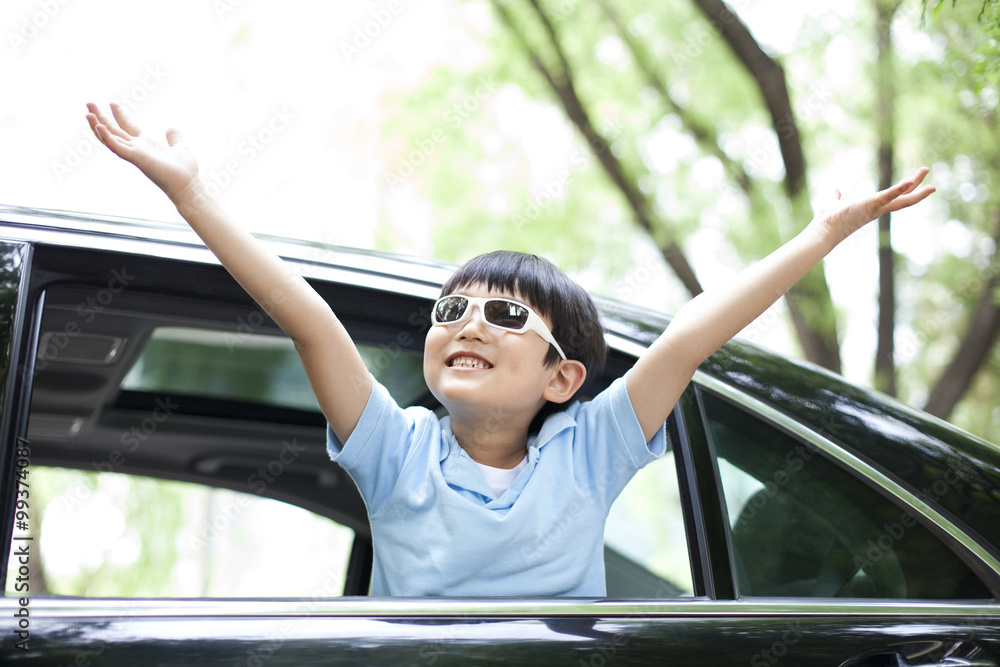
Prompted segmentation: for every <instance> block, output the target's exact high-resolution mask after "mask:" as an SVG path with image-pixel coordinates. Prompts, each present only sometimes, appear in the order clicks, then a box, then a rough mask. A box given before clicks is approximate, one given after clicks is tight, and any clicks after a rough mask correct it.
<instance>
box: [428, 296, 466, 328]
mask: <svg viewBox="0 0 1000 667" xmlns="http://www.w3.org/2000/svg"><path fill="white" fill-rule="evenodd" d="M468 305H469V302H468V301H467V300H465V299H464V298H462V297H460V296H450V297H447V298H444V299H440V300H439V301H438V302H437V305H436V306H435V307H434V317H435V319H437V321H438V322H454V321H455V320H458V319H461V317H462V315H464V314H465V309H466V307H467V306H468Z"/></svg>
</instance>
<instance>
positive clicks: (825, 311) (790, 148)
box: [692, 0, 841, 373]
mask: <svg viewBox="0 0 1000 667" xmlns="http://www.w3.org/2000/svg"><path fill="white" fill-rule="evenodd" d="M692 1H693V2H694V4H695V6H697V7H698V9H700V10H701V12H702V13H703V14H705V16H706V17H708V19H709V21H711V22H712V25H713V26H715V28H716V29H717V30H718V31H719V34H720V35H721V36H722V38H723V39H724V40H725V41H726V43H727V44H728V45H729V47H730V49H732V51H733V53H734V54H735V55H736V57H737V58H738V59H739V60H740V62H742V63H743V66H744V67H745V68H746V70H747V71H748V72H749V73H750V75H751V76H752V77H753V79H754V81H755V82H756V83H757V88H758V89H759V90H760V93H761V96H762V97H763V100H764V105H765V106H766V107H767V110H768V113H770V115H771V124H772V126H773V127H774V130H775V133H776V134H777V139H778V147H779V150H780V152H781V158H782V161H783V162H784V165H785V192H786V194H787V195H788V199H789V201H790V202H791V204H792V215H794V216H795V220H796V221H801V224H805V223H806V222H808V221H809V219H811V218H812V208H811V206H810V204H809V195H808V190H807V188H806V161H805V154H804V152H803V150H802V141H801V137H800V135H799V131H798V126H797V125H796V122H795V113H794V111H793V110H792V103H791V99H790V97H789V94H788V86H787V85H786V81H785V71H784V69H783V68H782V67H781V65H780V64H779V63H778V62H776V61H775V60H774V59H773V58H771V57H770V56H768V55H767V54H766V53H765V52H764V50H763V49H761V48H760V45H759V44H758V43H757V40H756V39H755V38H754V36H753V34H752V33H751V32H750V29H749V28H747V26H746V25H745V24H744V23H743V22H742V21H741V20H740V19H739V17H738V16H736V14H735V13H734V12H733V11H732V10H731V9H730V8H729V7H728V5H726V3H725V2H723V1H722V0H692ZM785 301H786V303H787V304H788V309H789V312H790V314H791V317H792V324H793V326H794V327H795V332H796V334H797V336H798V339H799V342H800V344H801V345H802V350H803V352H804V354H805V356H806V358H807V359H808V360H810V361H812V362H813V363H816V364H819V365H821V366H824V367H826V368H828V369H830V370H832V371H834V372H837V373H839V372H840V370H841V365H840V343H839V341H838V338H837V318H836V311H835V309H834V307H833V299H832V297H831V296H830V288H829V286H828V285H827V282H826V273H825V271H824V270H823V265H822V264H820V265H819V266H817V267H816V268H815V269H813V270H812V271H810V272H809V274H808V275H807V276H806V277H805V278H803V279H802V280H801V281H799V282H798V283H797V284H796V285H795V286H793V287H792V289H790V290H789V291H788V295H787V297H786V299H785Z"/></svg>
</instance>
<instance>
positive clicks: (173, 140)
mask: <svg viewBox="0 0 1000 667" xmlns="http://www.w3.org/2000/svg"><path fill="white" fill-rule="evenodd" d="M183 143H184V137H182V136H181V133H180V131H179V130H177V129H176V128H173V127H168V128H167V145H168V146H177V145H180V144H183Z"/></svg>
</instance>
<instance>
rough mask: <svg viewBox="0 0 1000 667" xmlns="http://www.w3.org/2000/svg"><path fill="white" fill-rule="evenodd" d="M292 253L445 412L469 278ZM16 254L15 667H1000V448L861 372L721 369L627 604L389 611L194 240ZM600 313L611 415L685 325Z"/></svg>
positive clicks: (788, 366) (258, 326) (10, 401)
mask: <svg viewBox="0 0 1000 667" xmlns="http://www.w3.org/2000/svg"><path fill="white" fill-rule="evenodd" d="M266 240H267V241H268V242H269V243H270V244H271V245H272V247H273V248H274V250H275V251H276V252H277V253H278V254H279V255H281V256H282V257H284V258H285V259H286V260H287V262H288V263H289V265H290V266H292V267H294V268H295V270H296V271H298V272H300V273H301V274H302V275H303V276H304V277H306V279H307V280H308V281H309V282H310V283H311V284H312V285H313V287H314V288H315V289H316V290H317V292H318V293H319V294H320V295H321V296H322V297H323V298H324V299H325V300H327V301H328V302H329V303H330V304H331V306H332V307H333V309H334V310H335V311H336V312H337V313H338V316H339V317H340V319H341V320H342V321H343V322H344V324H345V326H346V327H347V329H348V330H349V331H350V333H351V335H352V336H353V338H354V340H355V341H356V343H357V344H358V347H359V349H360V350H361V352H362V355H363V356H364V358H365V360H366V363H367V364H368V366H369V368H370V370H371V371H372V373H373V374H374V375H375V376H376V377H377V378H378V379H379V380H380V381H381V382H382V383H383V384H385V385H386V387H387V388H388V389H389V390H390V392H391V393H392V394H393V396H394V397H395V398H396V400H397V401H398V402H400V403H401V404H403V405H423V406H426V407H428V408H431V409H437V408H438V407H439V406H437V404H436V401H435V400H434V398H433V396H431V395H430V393H429V392H428V391H427V387H426V385H425V384H424V383H423V378H422V374H421V351H422V344H423V338H424V334H425V333H426V331H427V329H428V328H429V326H430V316H429V315H430V310H429V309H430V305H431V304H432V303H433V301H434V299H435V298H437V296H439V291H440V288H441V285H442V283H443V282H444V280H445V279H446V278H447V277H448V275H449V274H450V272H451V271H452V270H453V268H454V267H452V266H450V265H447V264H443V263H440V262H436V261H429V260H423V259H418V258H412V257H403V256H397V255H391V254H387V253H381V252H375V251H366V250H356V249H348V248H341V247H332V246H327V245H322V244H317V243H308V242H303V241H294V240H288V239H280V238H267V239H266ZM0 257H2V263H0V266H2V269H0V317H2V318H3V322H4V326H3V327H2V329H0V336H2V338H0V353H2V364H0V369H2V373H3V378H4V381H3V384H2V387H3V393H2V403H0V433H2V441H0V442H2V449H0V451H2V470H3V475H4V478H3V479H4V482H3V489H4V493H3V501H2V502H3V513H2V516H3V522H2V527H3V530H4V531H5V532H4V539H3V540H2V543H3V544H4V545H5V548H6V549H7V550H8V552H7V553H6V554H4V557H3V558H2V559H0V563H2V564H3V565H4V566H5V568H4V571H3V576H4V579H5V582H6V586H5V591H6V596H5V597H4V599H3V601H2V603H0V605H2V608H0V616H2V618H4V619H7V620H6V621H4V622H0V626H2V627H3V632H2V634H0V637H2V638H0V662H2V663H3V664H9V665H15V664H32V665H34V664H38V665H50V664H51V665H57V664H59V665H90V664H95V665H96V664H101V665H147V664H150V665H151V664H156V665H181V664H184V665H190V664H198V665H216V664H219V665H235V664H240V665H313V664H351V665H356V664H394V665H395V664H403V665H452V664H455V665H457V664H461V665H467V664H498V663H503V664H510V663H514V664H524V665H533V664H540V665H541V664H544V665H551V664H568V665H607V664H671V665H731V664H750V665H753V666H755V667H756V666H758V665H776V664H779V663H780V664H787V665H797V666H806V667H808V666H811V665H841V666H844V667H847V666H851V667H877V666H881V665H996V664H998V660H1000V605H998V598H1000V448H998V447H997V446H996V445H994V444H991V443H988V442H985V441H983V440H981V439H977V438H975V437H973V436H971V435H969V434H967V433H964V432H962V431H961V430H959V429H957V428H955V427H953V426H951V425H949V424H947V423H945V422H943V421H940V420H937V419H935V418H932V417H930V416H928V415H926V414H923V413H921V412H919V411H917V410H914V409H911V408H908V407H906V406H903V405H901V404H898V403H896V402H893V401H892V400H890V399H888V398H887V397H885V396H882V395H880V394H878V393H876V392H874V391H871V390H868V389H865V388H862V387H859V386H856V385H853V384H850V383H848V382H846V381H845V380H844V379H842V378H841V377H839V376H837V375H834V374H831V373H829V372H826V371H823V370H821V369H818V368H814V367H812V366H810V365H808V364H804V363H802V362H798V361H794V360H791V359H788V358H785V357H782V356H780V355H778V354H775V353H773V352H770V351H767V350H765V349H762V348H760V347H757V346H755V345H753V344H751V343H749V342H746V341H741V340H740V339H734V340H733V341H731V342H730V343H728V344H727V345H725V346H724V347H723V348H722V349H720V350H719V351H718V352H717V353H715V354H714V355H712V356H711V357H710V358H709V359H708V360H706V361H705V362H704V363H703V364H702V365H701V367H700V369H699V370H698V372H697V374H696V376H695V378H694V380H693V382H692V383H691V385H690V386H689V387H688V388H687V390H686V391H685V393H684V395H683V397H682V399H681V400H680V402H679V403H678V405H677V407H676V408H675V410H674V411H673V413H672V415H671V417H670V418H669V420H668V422H667V432H668V441H669V445H668V450H669V451H668V452H667V454H666V455H664V456H663V457H662V458H661V459H660V460H658V461H656V462H655V463H653V464H651V465H649V466H648V467H647V468H645V469H643V471H641V473H640V474H639V475H638V476H637V477H636V478H635V479H634V480H633V481H632V483H631V484H630V485H629V487H628V488H627V489H626V490H625V492H624V493H623V494H622V496H621V497H620V498H619V500H618V501H617V502H616V504H615V507H614V508H613V510H612V513H611V516H610V517H609V520H608V525H607V530H606V536H605V537H606V545H607V546H606V566H607V581H608V595H607V597H604V598H599V599H591V598H541V599H539V598H525V597H508V598H481V599H480V598H448V597H442V598H373V597H369V596H368V595H367V592H368V581H369V576H370V573H371V566H372V545H371V535H370V530H369V526H368V522H367V518H366V512H365V506H364V502H363V501H362V499H361V497H360V496H359V494H358V492H357V489H356V488H355V487H354V485H353V483H352V481H351V480H350V478H349V477H348V476H347V475H346V474H345V473H344V471H343V470H342V469H340V468H339V466H337V465H336V464H335V463H333V462H331V461H330V459H329V457H328V455H327V452H326V449H325V431H324V429H325V424H324V421H323V418H322V415H321V413H320V412H319V409H318V406H317V405H316V402H315V398H314V397H313V396H312V394H311V392H310V391H309V387H308V384H306V380H305V377H304V374H303V372H302V369H301V366H300V364H298V360H297V356H296V354H295V352H294V349H293V348H292V346H291V344H290V341H289V340H288V339H287V338H286V337H284V336H283V335H282V334H281V332H280V331H279V330H278V329H277V327H276V326H275V325H274V323H273V322H272V321H271V320H270V319H269V318H268V317H267V316H266V315H265V314H264V312H263V311H262V310H261V309H260V308H258V307H257V306H256V304H254V303H253V302H252V301H251V300H250V298H249V297H248V296H247V295H246V293H245V292H244V291H243V290H242V289H241V288H240V287H239V285H237V284H236V282H235V281H234V280H233V279H232V278H231V277H230V276H229V274H228V273H227V272H226V271H225V270H224V269H223V268H222V267H221V265H220V264H219V262H218V261H217V260H216V258H215V257H214V256H213V255H212V254H211V253H210V252H209V251H208V250H207V249H206V248H205V247H204V246H203V245H202V243H201V242H200V240H199V239H198V238H197V237H196V236H195V235H194V234H193V232H191V231H190V230H189V229H188V228H187V227H186V226H183V225H180V224H170V223H156V222H149V221H140V220H128V219H118V218H108V217H102V216H93V215H81V214H70V213H64V212H58V211H49V210H39V209H29V208H21V207H9V206H8V207H0ZM598 305H599V308H600V310H601V314H602V318H603V324H604V327H605V330H606V338H607V341H608V344H609V347H610V355H609V359H608V362H607V364H606V365H605V367H604V368H603V369H602V370H601V371H600V372H599V373H597V374H595V377H593V378H591V379H590V380H589V381H588V384H587V385H586V386H585V388H584V393H585V394H587V395H593V394H594V393H595V392H597V391H600V390H601V389H602V388H604V387H605V386H607V385H608V384H609V383H610V382H611V381H613V380H614V379H615V378H616V377H619V376H620V375H621V374H622V373H624V372H625V371H626V370H627V369H628V368H629V367H630V365H631V364H632V363H633V362H634V360H635V358H636V356H637V355H639V354H641V353H642V351H643V350H644V349H645V348H646V347H647V346H648V345H649V344H650V343H652V341H653V340H654V339H655V338H656V337H657V336H658V334H659V333H660V332H661V331H662V330H663V329H664V328H665V326H666V325H667V323H668V322H669V318H668V317H667V316H665V315H663V314H660V313H656V312H652V311H649V310H644V309H641V308H637V307H634V306H631V305H627V304H624V303H621V302H617V301H613V300H606V299H600V300H598ZM276 501H280V502H276ZM276 508H277V509H276ZM559 530H560V523H559V517H552V531H551V534H552V535H556V534H558V531H559ZM427 538H428V539H433V536H427ZM530 546H531V545H511V548H512V549H518V548H530ZM482 567H484V568H486V567H489V564H488V563H483V564H482Z"/></svg>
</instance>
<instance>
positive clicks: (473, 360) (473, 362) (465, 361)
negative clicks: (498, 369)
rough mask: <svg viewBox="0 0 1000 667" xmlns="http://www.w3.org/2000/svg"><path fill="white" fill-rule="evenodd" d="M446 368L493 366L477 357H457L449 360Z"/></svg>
mask: <svg viewBox="0 0 1000 667" xmlns="http://www.w3.org/2000/svg"><path fill="white" fill-rule="evenodd" d="M447 366H448V368H481V369H487V368H493V364H490V363H489V362H486V361H483V360H482V359H479V358H478V357H465V356H459V357H455V358H454V359H449V360H448V363H447Z"/></svg>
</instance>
